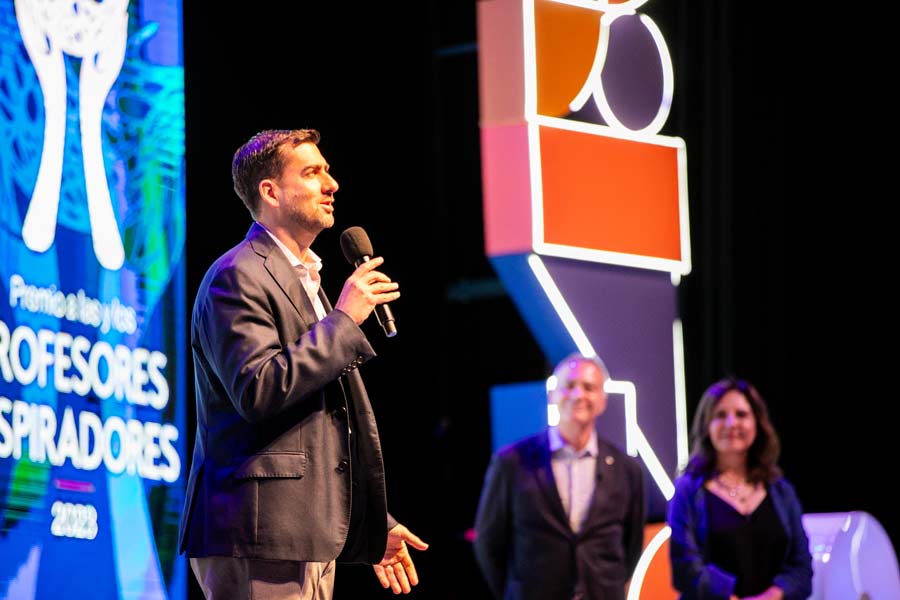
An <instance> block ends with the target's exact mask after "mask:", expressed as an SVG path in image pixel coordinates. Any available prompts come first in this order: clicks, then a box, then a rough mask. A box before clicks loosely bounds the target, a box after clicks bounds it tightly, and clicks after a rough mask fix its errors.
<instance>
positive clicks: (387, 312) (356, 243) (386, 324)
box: [341, 227, 397, 337]
mask: <svg viewBox="0 0 900 600" xmlns="http://www.w3.org/2000/svg"><path fill="white" fill-rule="evenodd" d="M341 250H343V251H344V258H346V259H347V262H349V263H350V264H351V265H353V267H354V268H355V267H358V266H359V265H361V264H363V263H364V262H368V261H369V260H370V259H371V258H372V256H374V253H373V251H372V242H371V241H369V235H368V234H367V233H366V230H365V229H363V228H362V227H348V228H347V229H345V230H344V232H343V233H342V234H341ZM375 316H376V317H378V322H379V323H380V324H381V328H382V329H384V335H386V336H387V337H394V336H395V335H397V325H396V324H395V323H394V315H393V313H391V307H390V306H388V305H387V303H385V304H376V305H375Z"/></svg>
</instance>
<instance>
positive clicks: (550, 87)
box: [534, 0, 603, 117]
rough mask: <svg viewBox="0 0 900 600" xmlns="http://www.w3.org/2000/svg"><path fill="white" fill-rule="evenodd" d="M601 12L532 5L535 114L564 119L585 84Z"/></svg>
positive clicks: (541, 1) (544, 0) (543, 0)
mask: <svg viewBox="0 0 900 600" xmlns="http://www.w3.org/2000/svg"><path fill="white" fill-rule="evenodd" d="M601 15H603V13H602V12H599V11H596V10H590V9H587V8H580V7H577V6H571V5H568V4H560V3H559V2H550V1H549V0H536V1H535V3H534V37H535V55H536V62H537V112H538V114H542V115H547V116H551V117H563V116H565V115H567V114H569V112H571V111H570V110H569V102H571V101H572V99H573V98H575V95H576V94H578V92H579V91H580V90H581V86H583V85H584V82H585V81H586V80H587V76H588V73H590V72H591V66H593V64H594V56H595V54H596V53H597V40H598V38H599V36H600V17H601Z"/></svg>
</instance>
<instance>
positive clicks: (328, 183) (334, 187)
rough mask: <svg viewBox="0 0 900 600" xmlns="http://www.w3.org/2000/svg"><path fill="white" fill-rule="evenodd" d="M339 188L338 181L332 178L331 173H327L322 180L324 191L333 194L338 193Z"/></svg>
mask: <svg viewBox="0 0 900 600" xmlns="http://www.w3.org/2000/svg"><path fill="white" fill-rule="evenodd" d="M339 187H340V186H339V185H338V182H337V180H336V179H335V178H334V177H332V176H331V173H325V177H324V178H323V180H322V191H324V192H327V193H329V194H333V193H335V192H336V191H338V188H339Z"/></svg>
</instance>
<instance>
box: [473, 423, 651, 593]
mask: <svg viewBox="0 0 900 600" xmlns="http://www.w3.org/2000/svg"><path fill="white" fill-rule="evenodd" d="M598 444H599V446H598V447H599V451H600V453H599V456H598V460H597V482H596V488H595V490H594V495H593V498H592V499H591V505H590V508H589V510H588V514H587V517H586V518H585V523H584V525H583V526H582V529H581V531H579V532H578V533H577V534H576V533H574V532H573V531H572V528H571V526H570V525H569V519H568V517H567V516H566V512H565V509H564V508H563V505H562V501H561V500H560V498H559V492H558V491H557V489H556V481H555V479H554V477H553V469H552V467H551V465H550V441H549V437H548V435H547V432H546V431H543V432H541V433H539V434H537V435H534V436H531V437H528V438H525V439H524V440H521V441H519V442H516V443H514V444H511V445H509V446H506V447H505V448H503V449H501V450H499V451H498V452H497V453H496V454H495V455H494V456H493V458H492V460H491V464H490V467H489V468H488V471H487V475H486V476H485V483H484V489H483V490H482V494H481V500H480V502H479V505H478V514H477V516H476V520H475V544H474V548H475V557H476V559H477V561H478V565H479V567H480V568H481V571H482V573H483V574H484V576H485V579H486V580H487V582H488V585H489V586H490V588H491V590H492V591H493V593H494V595H495V596H496V597H497V598H504V599H506V600H514V599H515V600H526V599H534V600H569V599H570V598H572V595H573V591H574V590H575V588H576V585H578V584H580V587H581V588H582V589H583V591H584V594H585V595H584V598H585V599H586V600H624V598H625V591H624V590H625V583H626V581H627V580H628V579H629V578H630V577H631V573H632V570H633V569H634V567H635V565H636V564H637V561H638V559H639V558H640V555H641V551H642V546H643V539H644V519H645V514H646V508H645V499H644V483H643V473H642V470H641V467H640V465H639V464H638V463H637V461H636V460H634V459H632V458H631V457H629V456H628V455H627V454H625V453H623V452H621V451H620V450H618V449H617V448H616V447H615V446H613V445H612V444H610V443H609V442H607V441H605V440H603V439H602V438H601V439H598ZM610 463H611V464H610Z"/></svg>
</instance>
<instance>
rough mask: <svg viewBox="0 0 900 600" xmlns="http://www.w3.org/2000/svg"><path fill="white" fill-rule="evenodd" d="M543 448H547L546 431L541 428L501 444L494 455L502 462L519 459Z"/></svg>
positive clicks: (532, 454)
mask: <svg viewBox="0 0 900 600" xmlns="http://www.w3.org/2000/svg"><path fill="white" fill-rule="evenodd" d="M545 448H547V431H546V430H543V431H540V432H538V433H535V434H532V435H529V436H528V437H524V438H521V439H518V440H516V441H514V442H510V443H508V444H506V445H504V446H501V447H500V448H499V449H498V450H497V452H496V456H497V460H499V461H503V462H509V461H520V460H522V459H523V458H527V457H532V456H534V455H535V454H537V453H540V452H542V451H543V450H544V449H545Z"/></svg>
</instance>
